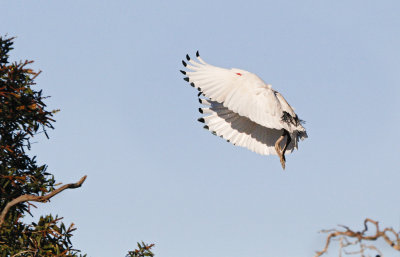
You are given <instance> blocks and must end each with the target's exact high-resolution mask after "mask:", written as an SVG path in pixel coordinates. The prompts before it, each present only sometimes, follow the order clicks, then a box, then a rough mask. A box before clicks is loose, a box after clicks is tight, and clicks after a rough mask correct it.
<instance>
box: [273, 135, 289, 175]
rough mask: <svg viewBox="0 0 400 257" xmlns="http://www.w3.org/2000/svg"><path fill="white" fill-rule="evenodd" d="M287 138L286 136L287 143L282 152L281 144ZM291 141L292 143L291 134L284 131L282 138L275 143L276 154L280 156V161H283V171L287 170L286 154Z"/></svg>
mask: <svg viewBox="0 0 400 257" xmlns="http://www.w3.org/2000/svg"><path fill="white" fill-rule="evenodd" d="M285 136H286V143H285V146H284V147H283V150H282V148H281V146H280V143H281V142H282V140H283V139H284V138H285ZM291 141H292V139H291V138H290V135H289V132H288V131H287V130H283V133H282V136H280V137H279V138H278V140H276V143H275V150H276V153H277V154H278V156H279V159H280V161H281V165H282V168H283V169H285V162H286V158H285V152H286V149H287V147H288V145H289V144H290V142H291Z"/></svg>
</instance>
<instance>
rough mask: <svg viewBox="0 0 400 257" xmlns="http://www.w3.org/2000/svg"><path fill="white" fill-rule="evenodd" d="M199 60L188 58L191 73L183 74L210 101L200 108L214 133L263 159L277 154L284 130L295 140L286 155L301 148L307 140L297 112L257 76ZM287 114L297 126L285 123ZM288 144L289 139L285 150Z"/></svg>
mask: <svg viewBox="0 0 400 257" xmlns="http://www.w3.org/2000/svg"><path fill="white" fill-rule="evenodd" d="M197 59H198V61H199V62H196V61H195V60H193V59H189V58H188V61H189V64H186V63H184V65H185V66H186V68H188V69H189V70H190V71H186V72H183V71H182V72H183V73H184V74H186V75H187V78H185V80H188V82H189V83H193V84H194V86H195V87H196V88H198V89H199V90H200V91H201V92H202V93H203V95H204V96H205V97H206V99H199V100H200V103H202V104H204V105H206V106H207V108H200V111H201V112H202V113H204V114H205V115H207V116H204V117H203V119H199V120H200V121H203V122H204V123H205V124H206V125H207V126H206V128H208V129H209V130H210V131H212V132H213V133H215V134H216V135H218V136H221V137H223V138H224V139H226V140H227V141H229V142H230V143H232V144H234V145H239V146H242V147H246V148H248V149H250V150H251V151H254V152H256V153H259V154H262V155H270V154H275V155H276V154H277V153H276V150H275V143H276V141H277V140H278V138H279V137H280V136H281V135H282V132H283V130H287V131H288V132H289V134H290V137H291V139H292V141H291V142H290V144H289V145H288V148H287V150H286V153H291V152H292V151H293V149H294V148H297V146H298V139H299V138H300V139H302V140H303V139H304V138H306V137H307V133H306V130H305V129H304V127H303V126H302V125H301V123H300V122H298V119H297V115H296V113H295V112H294V109H293V108H292V107H291V106H290V105H289V104H288V102H287V101H286V100H285V98H284V97H283V96H282V95H281V94H280V93H279V92H277V91H276V90H274V89H272V87H271V85H269V84H267V83H265V82H264V81H263V80H262V79H261V78H259V77H258V76H257V75H255V74H253V73H250V72H248V71H245V70H240V69H236V68H232V69H224V68H220V67H216V66H213V65H210V64H208V63H206V62H205V61H204V60H203V59H201V58H200V57H199V56H197ZM193 84H192V85H193ZM285 113H286V114H285ZM287 114H289V115H290V117H293V118H294V117H295V118H296V122H288V121H287V120H285V119H284V116H285V115H287ZM285 143H286V138H285V139H284V140H283V141H282V142H281V146H282V147H283V146H284V145H285Z"/></svg>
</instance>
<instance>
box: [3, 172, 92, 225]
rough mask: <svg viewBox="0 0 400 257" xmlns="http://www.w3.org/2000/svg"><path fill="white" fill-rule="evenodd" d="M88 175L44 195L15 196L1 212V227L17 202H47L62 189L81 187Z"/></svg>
mask: <svg viewBox="0 0 400 257" xmlns="http://www.w3.org/2000/svg"><path fill="white" fill-rule="evenodd" d="M85 179H86V176H83V177H82V178H81V179H80V180H79V181H78V182H76V183H70V184H66V185H64V186H62V187H59V188H57V189H55V190H54V191H52V192H50V193H48V194H46V195H43V196H37V195H21V196H19V197H17V198H15V199H14V200H12V201H11V202H9V203H7V205H6V207H5V208H4V209H3V210H2V211H1V214H0V227H1V226H2V225H3V223H4V219H5V217H6V215H7V213H8V212H9V210H10V208H11V207H13V206H14V205H16V204H19V203H23V202H28V201H33V202H41V203H45V202H48V201H49V200H50V198H52V197H53V196H55V195H57V194H59V193H61V192H62V191H64V190H65V189H68V188H71V189H73V188H78V187H80V186H81V185H82V184H83V182H84V181H85Z"/></svg>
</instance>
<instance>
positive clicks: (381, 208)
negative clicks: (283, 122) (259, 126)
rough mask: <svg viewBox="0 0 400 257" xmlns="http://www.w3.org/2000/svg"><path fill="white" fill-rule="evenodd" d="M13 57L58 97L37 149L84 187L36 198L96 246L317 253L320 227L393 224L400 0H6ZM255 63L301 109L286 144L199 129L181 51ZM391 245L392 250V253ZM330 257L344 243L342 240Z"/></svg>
mask: <svg viewBox="0 0 400 257" xmlns="http://www.w3.org/2000/svg"><path fill="white" fill-rule="evenodd" d="M0 7H1V10H2V15H0V34H1V35H4V34H8V35H9V36H17V38H16V40H15V50H14V51H13V54H12V59H13V60H20V59H32V60H35V63H34V65H33V67H34V68H36V69H40V70H42V71H43V73H42V74H41V75H40V77H39V78H38V79H37V83H38V85H37V87H38V88H41V89H43V90H44V92H45V94H47V95H50V96H51V98H50V99H48V104H49V108H52V109H57V108H59V109H61V112H60V113H58V114H57V116H56V119H57V122H56V124H55V127H56V129H55V130H54V131H51V132H50V133H49V134H50V140H46V139H45V138H44V137H40V136H39V137H38V138H37V141H38V143H37V144H35V145H34V149H33V151H34V153H33V154H36V155H37V156H38V160H39V161H40V162H42V163H47V164H48V165H49V171H50V172H52V173H53V174H55V176H56V178H57V179H58V181H60V182H63V183H69V182H73V181H77V180H78V179H79V178H80V177H81V176H82V175H85V174H87V175H88V179H87V181H86V182H85V184H84V186H83V187H82V188H80V189H76V190H71V191H68V192H64V193H63V194H62V195H59V196H57V197H56V198H54V199H53V200H52V202H51V203H49V204H45V205H39V208H38V209H37V210H35V212H34V213H35V215H40V214H46V213H49V212H51V213H54V214H56V213H57V214H59V215H60V216H63V217H65V221H66V222H67V223H69V222H74V223H75V224H76V226H77V227H78V230H77V231H76V232H75V236H74V239H73V242H74V246H75V247H77V248H79V249H81V250H82V251H83V252H84V253H88V255H89V256H96V257H107V256H124V255H125V254H126V252H127V251H128V250H131V249H133V248H135V245H136V242H137V241H140V240H144V241H146V242H149V243H155V244H156V248H155V250H154V251H155V253H156V255H157V256H160V257H161V256H162V257H175V256H190V257H204V256H206V257H217V256H218V257H220V256H230V257H239V256H240V257H242V256H252V257H261V256H300V257H302V256H304V257H305V256H312V255H313V253H314V251H315V250H320V249H321V248H322V247H323V244H324V243H325V240H324V236H323V235H321V234H319V233H318V231H319V230H321V229H327V228H332V227H334V226H336V225H337V224H345V225H349V226H352V227H354V228H361V224H362V221H363V220H364V218H366V217H369V218H373V219H377V220H379V221H381V223H382V225H383V226H393V227H395V228H397V229H399V227H400V208H399V206H398V204H397V202H398V195H399V184H398V181H399V180H400V171H399V164H400V163H399V158H398V156H399V150H398V149H399V147H398V127H399V126H400V116H399V113H398V110H399V109H400V104H399V100H400V99H399V96H400V90H399V86H398V85H399V84H400V76H399V70H400V51H399V45H400V33H399V28H400V16H399V15H398V14H399V13H400V2H398V1H394V0H393V1H379V2H378V1H368V0H363V1H361V0H359V1H311V0H308V1H307V0H306V1H279V2H278V1H263V2H262V3H261V1H246V2H244V1H235V0H234V1H232V0H231V1H210V0H206V1H80V2H77V1H74V2H65V1H55V2H47V1H35V2H30V1H1V6H0ZM196 50H199V51H200V53H201V55H202V57H203V59H204V60H205V61H207V62H209V63H210V64H213V65H217V66H222V67H227V68H230V67H235V68H241V69H245V70H248V71H251V72H254V73H256V74H258V75H259V76H260V77H261V78H263V80H264V81H266V82H268V83H270V84H272V86H273V87H274V88H275V89H276V90H278V91H279V92H281V93H282V94H283V95H284V96H285V98H286V99H287V100H288V101H289V103H290V104H291V105H292V106H294V107H295V108H296V112H297V113H298V115H299V116H300V117H301V118H302V119H304V120H306V121H307V123H306V125H305V126H306V128H307V131H308V135H309V138H308V139H307V140H305V141H303V142H301V143H300V146H299V151H295V152H294V153H293V154H291V155H288V156H287V165H286V167H287V168H286V170H285V171H284V172H283V171H282V170H281V168H280V163H279V159H278V158H277V157H276V156H272V157H271V156H269V157H265V156H260V155H257V154H255V153H252V152H250V151H248V150H246V149H244V148H240V147H234V146H232V145H231V144H228V143H226V142H225V141H224V140H222V139H220V138H218V137H214V136H212V135H211V134H210V133H209V132H208V131H206V130H204V129H202V125H201V124H200V123H198V122H197V121H196V120H197V118H198V117H200V114H199V113H198V111H197V109H198V107H199V104H198V102H197V96H196V94H197V92H196V91H195V90H193V88H191V87H189V86H188V85H187V83H186V82H185V81H183V80H182V75H181V74H180V73H179V69H181V60H182V59H183V58H184V56H185V55H186V53H189V54H191V55H193V56H194V54H195V52H196ZM390 251H391V249H389V251H388V253H392V252H390ZM329 253H330V254H329V255H327V256H337V252H336V250H335V249H334V248H332V250H331V251H330V252H329Z"/></svg>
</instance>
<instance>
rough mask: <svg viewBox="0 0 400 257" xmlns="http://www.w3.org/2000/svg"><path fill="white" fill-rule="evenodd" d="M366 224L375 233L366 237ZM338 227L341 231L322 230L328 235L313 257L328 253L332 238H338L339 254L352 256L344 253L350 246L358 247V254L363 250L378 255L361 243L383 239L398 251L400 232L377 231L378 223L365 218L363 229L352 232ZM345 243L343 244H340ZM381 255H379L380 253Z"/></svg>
mask: <svg viewBox="0 0 400 257" xmlns="http://www.w3.org/2000/svg"><path fill="white" fill-rule="evenodd" d="M368 223H372V224H373V225H374V226H375V229H376V232H375V234H373V235H367V234H366V233H367V232H368ZM339 227H341V228H343V230H338V229H330V230H322V231H321V232H322V233H329V234H328V237H327V238H326V243H325V247H324V249H322V250H321V251H319V252H316V254H315V256H314V257H319V256H321V255H323V254H324V253H326V252H327V251H328V248H329V245H330V243H331V240H332V239H333V238H336V237H338V238H339V239H340V242H341V243H340V246H339V251H340V253H341V252H342V251H343V252H344V253H345V254H354V252H352V253H350V252H346V251H345V247H347V246H350V245H357V244H358V245H359V246H360V251H358V253H360V254H362V255H364V254H363V253H364V250H366V249H370V250H374V251H376V252H378V253H380V251H379V250H378V249H377V248H376V247H375V246H368V245H365V244H364V243H363V241H376V240H377V239H379V238H383V239H384V240H385V242H386V243H387V244H389V245H390V246H391V247H392V248H393V249H395V250H397V251H400V232H396V231H395V230H394V229H393V228H385V229H383V230H380V229H379V224H378V221H374V220H372V219H369V218H366V219H365V220H364V229H363V230H362V231H353V230H351V229H350V228H349V227H346V226H342V225H339ZM388 234H391V235H392V237H394V239H391V238H390V237H389V235H388ZM350 238H351V239H355V241H354V242H350V240H349V239H350ZM343 241H344V242H345V243H344V244H343V243H342V242H343ZM380 254H381V253H380Z"/></svg>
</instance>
